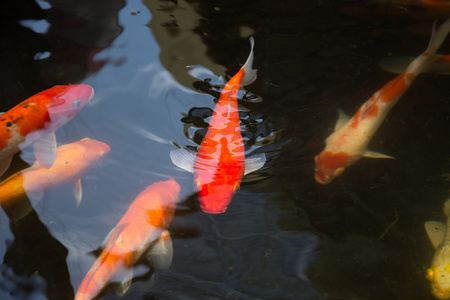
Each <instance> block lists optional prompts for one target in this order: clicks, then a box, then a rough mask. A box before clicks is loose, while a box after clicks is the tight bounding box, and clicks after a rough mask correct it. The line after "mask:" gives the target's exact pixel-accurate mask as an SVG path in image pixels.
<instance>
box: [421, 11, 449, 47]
mask: <svg viewBox="0 0 450 300" xmlns="http://www.w3.org/2000/svg"><path fill="white" fill-rule="evenodd" d="M449 31H450V19H447V20H446V21H445V22H444V23H442V24H441V26H439V28H438V29H436V23H435V24H434V25H433V32H432V33H431V39H430V43H429V44H428V47H427V50H426V51H427V52H428V54H430V55H434V54H435V53H436V51H437V50H438V49H439V47H440V46H441V44H442V43H443V42H444V40H445V38H446V37H447V35H448V33H449Z"/></svg>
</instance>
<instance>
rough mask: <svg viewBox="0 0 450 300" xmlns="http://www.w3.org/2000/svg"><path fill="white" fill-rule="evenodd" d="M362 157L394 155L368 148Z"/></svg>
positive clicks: (387, 156) (391, 157)
mask: <svg viewBox="0 0 450 300" xmlns="http://www.w3.org/2000/svg"><path fill="white" fill-rule="evenodd" d="M363 156H364V157H370V158H390V159H395V157H393V156H390V155H387V154H383V153H380V152H376V151H370V150H366V152H365V153H364V155H363Z"/></svg>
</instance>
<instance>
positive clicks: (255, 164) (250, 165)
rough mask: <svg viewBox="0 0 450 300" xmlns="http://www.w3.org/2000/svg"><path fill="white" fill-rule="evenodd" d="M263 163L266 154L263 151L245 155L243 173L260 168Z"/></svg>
mask: <svg viewBox="0 0 450 300" xmlns="http://www.w3.org/2000/svg"><path fill="white" fill-rule="evenodd" d="M265 163H266V155H265V154H264V153H258V154H253V155H250V156H249V157H246V158H245V171H244V175H247V174H249V173H251V172H255V171H257V170H259V169H261V168H262V167H263V166H264V164H265Z"/></svg>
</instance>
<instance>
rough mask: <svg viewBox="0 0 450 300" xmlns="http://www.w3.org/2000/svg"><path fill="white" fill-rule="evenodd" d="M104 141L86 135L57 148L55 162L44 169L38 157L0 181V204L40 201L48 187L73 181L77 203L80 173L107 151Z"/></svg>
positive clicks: (7, 205) (5, 205)
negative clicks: (25, 199) (30, 164)
mask: <svg viewBox="0 0 450 300" xmlns="http://www.w3.org/2000/svg"><path fill="white" fill-rule="evenodd" d="M109 150H110V148H109V146H108V145H107V144H105V143H102V142H99V141H96V140H93V139H90V138H85V139H82V140H81V141H78V142H74V143H71V144H67V145H62V146H59V147H58V151H57V156H56V160H55V163H54V164H53V165H52V166H51V167H50V168H48V169H47V168H45V167H43V166H42V165H41V163H40V162H39V160H37V161H36V162H35V163H34V165H32V166H31V167H29V168H27V169H25V170H22V171H20V172H18V173H16V174H14V175H12V176H10V177H9V178H7V179H6V180H4V181H3V182H1V183H0V203H1V205H2V206H3V207H9V206H11V205H14V204H16V203H17V202H19V201H22V200H23V199H24V198H25V197H27V198H29V199H30V200H40V199H41V198H42V197H43V195H44V192H45V191H46V190H48V189H51V188H54V187H57V186H60V185H63V184H65V183H69V182H73V183H74V184H75V189H74V194H75V197H76V200H77V203H78V204H79V203H80V201H81V180H80V176H81V175H82V174H83V173H85V172H86V171H88V170H89V169H90V168H91V167H92V166H94V165H95V163H96V162H97V161H99V160H100V158H101V157H102V156H103V155H104V154H107V153H108V152H109Z"/></svg>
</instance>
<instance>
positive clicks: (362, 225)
mask: <svg viewBox="0 0 450 300" xmlns="http://www.w3.org/2000/svg"><path fill="white" fill-rule="evenodd" d="M1 6H2V8H1V15H2V18H0V20H1V21H0V22H1V23H0V24H1V29H2V35H1V39H2V49H1V50H0V51H1V56H0V57H1V68H2V72H1V75H0V87H1V91H2V98H3V100H2V102H1V103H0V109H1V110H2V111H6V110H8V109H10V108H11V107H13V106H14V105H16V104H18V103H20V102H21V101H23V100H24V99H26V98H28V97H30V96H32V95H33V94H35V93H37V92H39V91H41V90H44V89H47V88H50V87H52V86H54V85H58V84H69V83H72V84H75V83H86V84H89V85H91V86H92V87H93V88H94V89H95V96H94V98H93V99H92V101H91V102H90V103H88V104H87V105H86V106H85V107H84V108H83V110H82V111H81V112H80V113H79V114H78V115H77V116H76V117H75V118H74V119H73V120H71V121H70V122H69V123H68V124H66V125H65V126H63V127H62V128H61V129H59V130H58V131H57V132H56V137H57V141H58V143H59V144H66V143H71V142H74V141H77V140H80V139H82V138H84V137H90V138H93V139H97V140H100V141H102V142H104V143H107V144H108V145H109V146H110V147H111V151H110V153H109V154H107V155H106V156H105V157H104V158H103V159H102V161H101V162H100V163H98V165H96V166H94V167H93V168H92V170H90V171H89V172H88V173H86V174H85V175H84V176H83V177H82V186H83V201H82V203H81V204H80V206H79V207H77V205H76V202H75V198H74V196H73V193H72V189H73V186H71V185H70V184H67V185H63V186H61V187H58V188H55V189H52V190H50V191H48V192H47V193H46V194H45V196H44V198H43V199H42V200H41V201H40V202H39V203H37V204H36V205H35V207H34V211H32V212H31V213H30V214H28V215H27V216H25V217H24V218H22V219H20V220H15V221H13V220H11V221H10V220H9V219H8V217H7V215H6V214H5V213H4V212H3V211H1V212H0V228H1V231H0V257H2V258H3V260H2V263H1V265H0V299H2V300H3V299H58V300H59V299H73V297H74V294H75V292H76V290H77V288H78V286H79V285H80V283H81V281H82V280H83V278H84V276H85V274H86V273H87V271H88V270H89V268H90V266H91V265H92V263H93V262H94V261H95V259H96V257H97V256H98V254H99V249H100V246H101V244H102V241H103V240H104V238H105V237H106V235H107V234H108V232H109V231H110V230H111V229H112V228H113V227H114V226H115V225H116V224H117V222H118V221H119V220H120V218H121V217H122V215H123V214H124V213H125V211H126V210H127V208H128V206H129V205H130V204H131V202H132V201H133V199H135V197H136V196H137V195H138V194H139V193H140V192H141V191H142V190H143V189H144V188H145V187H146V186H148V185H150V184H151V183H153V182H157V181H161V180H167V179H169V178H175V180H176V181H177V182H178V183H179V184H180V185H181V195H180V203H179V205H178V206H177V210H176V212H175V216H174V219H173V221H172V223H171V225H170V228H169V231H170V233H171V236H172V240H173V247H174V256H173V261H172V264H171V266H170V268H168V269H166V270H156V271H155V270H153V269H149V268H148V267H145V264H143V265H142V266H141V268H139V269H140V270H141V272H137V273H136V274H135V275H136V276H135V278H134V279H133V283H132V285H131V287H130V289H129V290H128V292H127V293H126V294H124V295H123V296H122V297H119V296H117V295H116V294H115V293H114V285H112V286H110V287H108V288H107V289H106V290H105V291H104V292H103V293H102V294H101V295H100V297H99V299H119V298H120V299H306V300H309V299H311V300H313V299H409V300H413V299H433V297H432V295H431V293H430V283H429V281H428V280H427V278H426V270H427V268H428V267H429V266H430V264H431V259H432V257H433V254H434V249H433V248H432V246H431V244H430V242H429V240H428V238H427V235H426V233H425V230H424V222H425V221H427V220H433V219H436V220H442V221H443V220H445V219H444V218H445V217H444V215H443V212H442V206H443V203H444V201H445V199H447V197H448V195H449V191H450V179H449V178H450V175H449V174H450V155H449V153H450V140H449V138H448V136H449V133H450V102H449V101H450V85H449V84H448V80H449V77H448V75H441V74H423V75H421V76H420V77H419V78H418V79H417V80H416V81H415V82H414V84H413V85H412V87H411V88H410V89H409V90H408V91H407V92H406V93H405V94H404V96H403V97H402V99H401V100H400V101H399V103H398V104H397V105H396V106H395V107H394V108H393V109H392V111H391V112H390V113H389V115H388V117H387V119H386V120H385V122H384V123H383V125H382V126H381V128H380V130H379V131H378V132H377V133H376V135H375V136H374V138H373V139H372V142H371V143H370V148H371V150H375V151H380V152H383V153H386V154H389V155H392V156H394V157H395V158H396V159H395V160H388V159H385V160H380V159H378V160H377V159H368V158H363V159H361V160H360V161H359V162H358V163H356V164H355V165H354V166H352V167H351V168H349V169H348V170H347V171H346V172H344V173H343V174H342V176H340V177H339V178H337V179H335V180H334V181H333V182H332V183H330V184H328V185H326V186H323V185H319V184H318V183H316V182H315V180H314V156H315V155H317V154H318V153H319V152H320V151H321V150H322V149H323V147H324V143H325V138H326V137H327V136H328V135H329V134H330V133H331V131H332V129H333V127H334V124H335V122H336V119H337V113H336V110H337V109H338V108H340V109H342V110H344V111H345V112H347V113H348V114H350V115H351V114H354V113H355V111H356V110H357V109H358V108H359V106H360V105H361V104H362V103H363V102H364V101H366V100H367V99H368V98H369V97H370V96H371V95H372V94H373V93H374V92H375V91H377V90H378V89H380V88H381V87H382V86H383V85H384V84H385V83H387V82H388V81H389V80H390V79H392V78H394V77H395V76H396V75H395V74H393V73H390V72H388V71H386V70H384V69H383V68H381V67H380V65H379V61H380V60H381V59H382V58H385V57H397V56H412V57H415V56H417V55H419V54H420V53H422V52H423V51H424V50H425V48H426V46H427V44H428V41H429V38H430V33H431V28H432V24H433V21H434V20H443V19H445V17H446V16H445V14H442V13H439V12H436V11H434V10H433V9H430V8H428V7H424V6H422V5H419V4H417V3H414V2H413V1H400V0H399V1H391V2H382V1H379V2H377V1H357V0H354V1H343V0H342V1H337V0H335V1H333V0H322V1H321V0H310V1H298V0H285V1H274V0H266V1H252V0H246V1H244V0H233V1H217V0H214V1H213V0H209V1H200V0H189V1H188V0H144V1H137V0H128V1H125V0H110V1H89V0H77V1H73V0H70V1H68V0H64V1H62V0H47V1H43V0H37V1H36V2H34V1H30V0H23V1H9V2H8V3H6V2H3V3H2V4H1ZM249 36H253V37H254V39H255V50H254V51H255V62H254V67H255V68H257V69H258V79H257V80H256V82H255V83H253V84H252V85H249V86H248V87H245V88H243V89H242V91H243V92H242V93H241V94H240V97H241V98H242V99H240V100H239V109H240V117H241V129H242V135H243V138H244V143H245V145H246V154H250V153H266V156H267V163H266V165H265V166H264V168H262V169H261V170H259V171H257V172H255V173H252V174H249V175H247V176H245V177H244V180H243V182H242V185H241V188H240V190H239V191H238V192H237V193H236V194H235V196H234V198H233V200H232V201H231V203H230V205H229V207H228V209H227V211H226V212H225V213H223V214H218V215H211V214H206V213H204V212H202V211H201V210H200V207H199V204H198V198H197V195H196V192H195V190H194V187H193V183H192V181H193V177H192V174H190V173H188V172H186V171H183V170H181V169H178V168H177V167H175V166H174V165H173V164H172V162H171V160H170V157H169V151H170V150H172V149H176V146H175V145H178V146H181V147H186V146H191V147H196V146H198V145H199V144H200V142H201V140H202V138H203V136H204V135H205V132H206V129H207V126H208V120H209V117H210V116H211V114H212V110H213V109H214V105H215V99H216V98H217V97H218V95H219V92H220V88H221V86H220V84H215V83H219V82H221V81H222V80H228V79H229V78H231V77H232V76H233V75H234V74H235V73H236V72H237V71H238V70H239V68H240V67H241V66H242V64H243V63H244V62H245V60H246V58H247V56H248V53H249V50H250V45H249V42H248V37H249ZM439 52H440V53H446V54H448V53H450V38H449V39H448V40H447V41H446V42H444V44H443V45H442V47H441V49H440V51H439ZM192 66H197V67H194V68H193V67H192ZM199 66H202V67H204V68H200V67H199ZM220 77H222V78H223V79H221V78H220ZM25 167H27V165H26V163H25V162H23V161H22V160H21V159H20V156H19V155H16V156H15V157H14V160H13V164H12V166H11V168H10V169H9V170H8V172H7V173H5V174H4V175H3V176H2V179H5V178H7V177H8V176H9V175H11V174H13V173H15V172H17V171H19V170H21V169H23V168H25Z"/></svg>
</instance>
